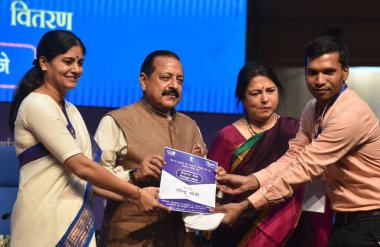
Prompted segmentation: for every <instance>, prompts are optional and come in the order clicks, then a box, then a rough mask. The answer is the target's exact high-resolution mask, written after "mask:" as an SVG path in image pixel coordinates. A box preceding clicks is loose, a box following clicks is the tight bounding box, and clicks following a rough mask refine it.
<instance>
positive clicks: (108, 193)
mask: <svg viewBox="0 0 380 247" xmlns="http://www.w3.org/2000/svg"><path fill="white" fill-rule="evenodd" d="M92 190H93V191H94V193H95V194H97V195H98V196H101V197H104V198H107V199H110V200H113V201H119V202H121V201H124V200H125V198H124V197H123V196H122V195H119V194H116V193H114V192H112V191H109V190H104V189H101V188H99V187H96V186H92Z"/></svg>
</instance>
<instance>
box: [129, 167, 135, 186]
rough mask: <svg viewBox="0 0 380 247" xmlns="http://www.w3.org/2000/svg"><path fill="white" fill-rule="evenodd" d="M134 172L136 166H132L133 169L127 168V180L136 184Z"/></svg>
mask: <svg viewBox="0 0 380 247" xmlns="http://www.w3.org/2000/svg"><path fill="white" fill-rule="evenodd" d="M136 172H137V168H133V169H131V170H129V181H131V182H132V183H133V184H135V185H137V180H136V177H135V175H136Z"/></svg>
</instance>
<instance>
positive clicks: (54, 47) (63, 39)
mask: <svg viewBox="0 0 380 247" xmlns="http://www.w3.org/2000/svg"><path fill="white" fill-rule="evenodd" d="M76 45H79V46H80V47H81V48H82V50H83V54H85V53H86V49H85V47H84V45H83V43H82V41H81V40H80V39H79V38H78V37H77V36H76V35H75V34H73V33H72V32H69V31H65V30H54V31H49V32H47V33H45V34H44V35H43V36H42V38H41V40H40V42H39V43H38V46H37V58H36V59H34V61H33V65H34V66H33V67H32V68H31V69H30V70H29V71H28V72H26V74H25V75H24V76H23V77H22V78H21V80H20V81H19V84H18V86H17V89H16V92H15V94H14V96H13V100H12V104H11V110H10V113H9V120H8V125H9V127H10V128H11V130H12V131H14V124H15V121H16V117H17V112H18V109H19V107H20V105H21V102H22V101H23V100H24V99H25V97H26V96H28V95H29V94H30V93H31V92H32V91H33V90H35V89H36V88H38V87H40V86H41V85H42V83H43V76H44V73H45V72H43V71H42V69H41V67H40V64H39V59H40V57H45V58H46V60H47V61H48V62H49V61H51V60H52V59H54V58H55V57H56V56H58V55H61V54H64V53H66V52H67V51H68V50H70V49H71V48H72V47H73V46H76Z"/></svg>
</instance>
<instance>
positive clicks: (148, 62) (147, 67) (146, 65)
mask: <svg viewBox="0 0 380 247" xmlns="http://www.w3.org/2000/svg"><path fill="white" fill-rule="evenodd" d="M156 57H173V58H175V59H177V60H178V61H181V59H179V57H178V55H177V54H176V53H174V52H172V51H168V50H157V51H153V52H152V53H150V54H149V55H148V56H146V58H145V60H144V62H143V64H142V65H141V69H140V73H142V72H143V73H144V74H146V75H147V76H150V75H151V74H152V73H153V72H154V70H155V68H154V66H153V62H154V59H155V58H156Z"/></svg>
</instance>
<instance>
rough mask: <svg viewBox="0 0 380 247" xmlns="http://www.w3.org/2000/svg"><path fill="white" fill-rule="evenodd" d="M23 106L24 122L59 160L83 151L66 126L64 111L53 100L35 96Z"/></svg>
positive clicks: (61, 160) (63, 160) (62, 160)
mask: <svg viewBox="0 0 380 247" xmlns="http://www.w3.org/2000/svg"><path fill="white" fill-rule="evenodd" d="M21 107H22V108H23V109H22V113H23V118H22V124H23V125H24V126H25V128H26V129H28V130H30V131H31V132H32V133H33V135H34V136H35V137H36V138H37V139H38V140H39V141H40V142H41V143H42V144H43V145H44V147H45V148H46V149H47V150H49V152H50V153H51V154H52V155H53V156H54V157H55V158H56V159H58V160H59V162H61V163H63V162H65V160H66V159H68V158H70V157H71V156H73V155H75V154H78V153H82V150H81V149H80V147H79V146H78V144H77V142H76V141H75V140H74V138H73V137H72V135H71V134H70V132H69V131H68V129H67V127H66V125H67V123H66V122H65V120H64V119H63V116H64V115H63V113H62V112H61V110H60V108H59V106H58V105H57V104H56V103H55V102H53V100H51V99H49V98H48V97H39V98H34V99H33V101H32V100H29V101H28V102H27V103H26V104H22V106H21Z"/></svg>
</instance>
